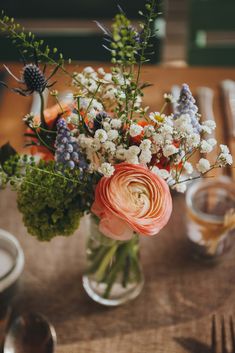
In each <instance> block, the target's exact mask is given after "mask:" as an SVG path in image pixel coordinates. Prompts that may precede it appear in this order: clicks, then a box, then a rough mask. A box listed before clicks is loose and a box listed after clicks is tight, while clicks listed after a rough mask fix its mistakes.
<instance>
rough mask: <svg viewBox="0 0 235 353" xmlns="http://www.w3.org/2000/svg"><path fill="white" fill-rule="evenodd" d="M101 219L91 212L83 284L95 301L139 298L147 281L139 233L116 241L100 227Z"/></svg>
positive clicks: (113, 302)
mask: <svg viewBox="0 0 235 353" xmlns="http://www.w3.org/2000/svg"><path fill="white" fill-rule="evenodd" d="M98 225H99V220H98V218H97V217H95V216H94V215H90V217H89V220H88V223H87V226H86V231H87V242H86V256H87V269H86V272H85V274H84V276H83V286H84V289H85V290H86V292H87V294H88V295H89V296H90V298H92V299H93V300H94V301H96V302H98V303H100V304H103V305H106V306H117V305H120V304H124V303H125V302H127V301H129V300H131V299H134V298H136V297H137V296H138V295H139V294H140V292H141V290H142V288H143V284H144V277H143V271H142V266H141V263H140V256H139V236H138V235H137V234H133V237H132V239H131V240H128V241H117V240H113V239H110V238H108V237H106V236H104V235H103V234H102V233H101V232H100V231H99V227H98Z"/></svg>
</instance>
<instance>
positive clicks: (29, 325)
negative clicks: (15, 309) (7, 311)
mask: <svg viewBox="0 0 235 353" xmlns="http://www.w3.org/2000/svg"><path fill="white" fill-rule="evenodd" d="M55 346H56V332H55V329H54V327H53V326H52V325H51V324H50V323H49V322H48V321H47V319H46V318H45V317H43V316H42V315H40V314H36V313H29V314H24V315H21V316H18V317H17V318H16V319H15V320H14V321H13V323H12V324H11V326H10V329H9V331H8V333H7V335H6V339H5V342H4V346H3V353H53V352H54V351H55Z"/></svg>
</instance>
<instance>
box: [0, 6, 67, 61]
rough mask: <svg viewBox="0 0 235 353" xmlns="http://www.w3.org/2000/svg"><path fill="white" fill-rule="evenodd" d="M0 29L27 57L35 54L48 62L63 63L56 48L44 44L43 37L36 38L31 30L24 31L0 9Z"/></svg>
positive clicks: (61, 55)
mask: <svg viewBox="0 0 235 353" xmlns="http://www.w3.org/2000/svg"><path fill="white" fill-rule="evenodd" d="M0 29H1V31H2V32H3V33H5V35H6V37H7V38H9V39H10V40H11V41H12V43H13V44H14V45H15V46H16V47H17V48H18V49H19V50H21V51H22V54H23V55H25V56H28V57H34V56H36V57H37V58H38V60H40V61H42V62H46V63H49V64H56V65H59V66H63V65H64V57H63V54H62V53H59V52H58V49H57V48H53V49H51V48H50V47H49V46H48V45H45V44H44V41H43V39H39V40H37V39H36V37H35V35H34V34H33V33H32V32H27V31H25V28H24V27H23V26H21V25H20V24H19V23H16V22H15V19H14V18H12V17H11V18H10V17H8V16H6V15H5V14H4V11H2V13H1V16H0Z"/></svg>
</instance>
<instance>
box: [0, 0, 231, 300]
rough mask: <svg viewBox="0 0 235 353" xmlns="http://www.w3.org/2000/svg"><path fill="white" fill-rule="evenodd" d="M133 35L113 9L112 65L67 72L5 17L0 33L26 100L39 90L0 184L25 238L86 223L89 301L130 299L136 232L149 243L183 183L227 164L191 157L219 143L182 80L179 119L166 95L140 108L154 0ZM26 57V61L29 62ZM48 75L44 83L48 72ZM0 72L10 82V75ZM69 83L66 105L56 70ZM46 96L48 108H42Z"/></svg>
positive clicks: (0, 157)
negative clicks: (154, 108)
mask: <svg viewBox="0 0 235 353" xmlns="http://www.w3.org/2000/svg"><path fill="white" fill-rule="evenodd" d="M139 14H140V16H141V17H142V19H143V20H142V21H141V22H140V24H139V28H135V27H133V26H132V24H131V22H130V21H129V20H128V18H127V17H126V15H125V13H124V12H123V11H122V10H120V12H119V13H118V14H117V15H116V17H115V19H114V22H113V25H112V28H111V30H107V29H105V28H103V26H102V25H100V24H98V25H99V27H100V28H101V29H103V31H104V34H105V38H106V42H107V43H108V44H107V46H106V49H108V50H109V51H110V54H111V57H112V59H111V62H112V66H111V68H110V70H109V71H108V72H105V71H104V69H103V68H99V69H98V70H94V69H93V68H92V67H86V68H85V69H83V70H82V71H81V72H74V73H73V74H71V73H70V72H69V71H67V66H66V65H65V64H66V62H65V60H64V58H63V55H62V54H61V53H59V54H58V50H57V49H56V48H53V49H50V48H49V47H48V46H47V45H44V43H43V41H38V40H36V38H35V37H34V35H33V34H32V33H26V32H25V31H24V30H22V29H21V27H20V26H19V25H18V24H16V23H15V22H14V20H13V19H10V18H8V17H7V16H5V15H4V14H3V15H2V17H1V18H0V27H1V29H2V30H3V32H4V33H6V35H7V36H8V37H9V38H10V39H12V41H13V42H14V43H15V45H17V47H18V48H19V49H20V50H21V52H22V56H23V58H24V59H25V65H24V67H23V71H22V76H21V78H17V77H16V76H14V78H15V79H16V80H17V82H18V87H14V88H11V87H10V88H9V87H8V88H9V89H11V90H12V91H14V92H16V93H18V94H21V95H23V96H25V95H30V94H32V93H34V94H38V95H39V96H40V99H41V109H40V114H39V116H35V115H34V114H32V113H30V112H29V114H28V115H26V116H25V117H24V122H25V124H26V126H27V129H26V133H25V136H26V145H27V146H28V153H27V154H26V155H23V156H22V155H19V154H18V153H16V151H14V149H13V148H12V147H11V146H10V145H9V144H8V145H5V146H3V147H2V148H1V150H0V180H1V184H2V186H5V185H7V184H8V183H10V184H11V185H12V187H13V188H14V189H15V190H16V192H17V203H18V208H19V210H20V212H22V214H23V221H24V224H25V226H26V227H27V229H28V232H29V233H30V234H32V235H33V236H36V237H37V238H38V239H39V240H41V241H43V240H47V241H49V240H51V239H52V238H53V237H55V236H57V235H64V236H68V235H70V234H73V233H74V231H75V230H76V229H77V228H78V227H79V223H80V219H81V218H82V217H83V216H84V215H89V219H88V218H87V221H88V224H87V236H88V239H87V260H88V267H87V271H86V273H85V275H84V278H83V282H84V288H85V289H86V291H87V293H88V294H89V295H90V296H91V297H92V298H93V299H94V300H96V301H98V302H100V303H102V304H106V305H118V304H120V303H123V302H125V301H127V300H129V299H132V298H134V297H136V296H137V295H138V294H139V293H140V291H141V289H142V286H143V274H142V268H141V264H140V261H139V236H153V235H156V234H158V233H159V232H160V230H161V229H162V228H163V227H164V226H165V225H166V224H167V222H168V220H169V218H170V216H171V212H172V197H171V193H170V188H171V189H174V190H176V191H179V192H184V191H185V189H186V182H187V181H191V180H192V179H195V178H199V177H205V175H206V174H207V173H208V172H209V171H211V170H212V169H214V168H219V167H223V166H225V165H227V164H231V163H232V157H231V154H230V153H229V151H228V148H227V147H226V146H224V145H221V146H220V150H219V151H218V156H217V158H216V160H215V161H214V163H213V164H210V162H209V161H208V160H207V159H205V158H201V159H200V160H199V161H198V163H197V164H196V166H195V168H194V166H193V165H192V164H191V163H190V158H191V157H192V156H193V155H194V154H195V152H196V151H199V152H201V153H209V152H210V151H212V149H213V148H215V146H216V143H217V142H216V140H215V139H214V138H209V137H208V135H209V134H211V133H212V131H213V130H214V129H215V123H214V122H213V121H210V120H208V121H205V122H203V123H201V122H200V115H199V114H198V108H197V106H196V105H195V100H194V98H193V96H192V94H191V92H190V89H189V87H188V85H186V84H183V86H182V90H181V93H180V97H179V98H178V101H177V103H176V102H175V103H176V113H174V114H170V115H166V113H165V110H166V107H167V105H168V104H171V103H172V102H173V101H174V98H173V97H172V96H171V95H169V94H165V95H164V97H163V104H162V107H161V109H160V110H159V112H149V108H148V107H146V106H144V104H143V95H144V89H145V87H147V86H148V85H149V84H148V83H143V82H141V67H142V65H143V64H144V63H146V62H147V61H148V56H149V51H150V50H151V48H150V47H151V44H150V39H151V36H152V34H153V33H152V22H153V21H154V19H155V18H156V16H157V11H156V0H151V1H147V2H146V5H145V10H144V11H140V13H139ZM26 58H27V59H30V63H27V62H26ZM48 65H51V66H52V70H51V73H50V75H49V76H48V77H47V76H46V74H45V69H46V66H48ZM6 69H7V71H8V72H9V74H11V75H13V74H12V73H11V71H10V69H9V68H6ZM59 70H60V71H61V72H62V73H63V74H64V75H66V76H68V77H70V79H71V85H72V92H73V94H72V95H71V99H70V100H69V101H68V100H67V101H66V102H63V101H61V100H60V99H59V92H58V91H56V90H55V89H54V88H53V89H52V86H54V84H55V82H51V81H52V77H53V76H54V75H55V74H56V72H57V71H59ZM45 90H49V91H50V94H51V95H52V97H54V99H55V106H53V107H51V108H49V109H45V107H44V95H43V92H44V91H45Z"/></svg>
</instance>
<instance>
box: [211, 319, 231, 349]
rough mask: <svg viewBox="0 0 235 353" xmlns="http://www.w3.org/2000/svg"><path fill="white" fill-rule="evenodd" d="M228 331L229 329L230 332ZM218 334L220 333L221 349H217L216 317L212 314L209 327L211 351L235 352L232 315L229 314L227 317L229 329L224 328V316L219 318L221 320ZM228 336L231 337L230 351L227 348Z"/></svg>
mask: <svg viewBox="0 0 235 353" xmlns="http://www.w3.org/2000/svg"><path fill="white" fill-rule="evenodd" d="M226 331H227V332H226ZM228 331H230V334H229V332H228ZM220 334H221V350H218V337H219V335H218V333H217V329H216V317H215V315H214V316H213V318H212V327H211V353H235V331H234V323H233V318H232V316H230V318H229V330H226V328H225V320H224V317H222V318H221V320H220ZM229 336H230V339H231V349H232V350H231V351H230V352H229V351H228V349H227V347H228V346H227V344H228V341H229V338H228V337H229Z"/></svg>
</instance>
